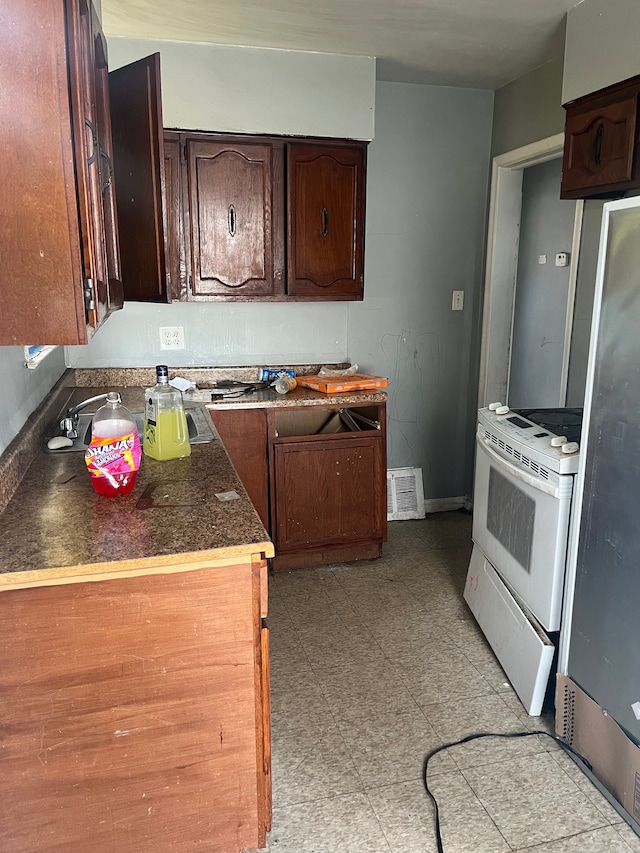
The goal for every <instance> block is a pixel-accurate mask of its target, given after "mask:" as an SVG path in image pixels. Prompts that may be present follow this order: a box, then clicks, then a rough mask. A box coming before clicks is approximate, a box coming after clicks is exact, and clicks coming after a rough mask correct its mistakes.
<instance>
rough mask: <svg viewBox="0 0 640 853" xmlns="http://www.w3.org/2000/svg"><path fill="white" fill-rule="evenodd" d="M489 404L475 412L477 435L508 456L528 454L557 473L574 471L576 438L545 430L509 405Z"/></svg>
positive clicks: (576, 464)
mask: <svg viewBox="0 0 640 853" xmlns="http://www.w3.org/2000/svg"><path fill="white" fill-rule="evenodd" d="M492 405H493V406H494V408H492V406H488V407H487V408H486V409H480V411H479V412H478V435H479V437H480V438H482V439H484V440H485V441H491V442H492V443H493V444H494V445H496V447H497V449H498V450H504V451H505V452H506V453H508V454H509V456H515V458H518V455H522V454H524V455H526V456H530V457H532V458H534V459H535V460H536V461H537V462H538V463H540V464H543V465H546V466H547V467H548V468H549V469H550V470H552V471H556V472H557V473H559V474H575V473H576V472H577V470H578V458H579V457H578V454H579V450H580V446H579V444H578V443H577V442H575V441H569V440H568V439H567V437H566V436H565V435H556V434H554V433H552V432H550V431H548V430H546V429H545V428H544V427H541V426H540V424H536V423H534V422H533V421H530V420H528V419H527V418H525V417H523V416H522V415H521V414H518V413H516V412H514V411H512V410H511V409H510V408H509V407H508V406H502V405H499V404H492ZM489 434H490V436H491V437H490V438H489V437H488V436H489ZM494 438H495V440H494ZM514 450H515V451H516V453H515V454H514Z"/></svg>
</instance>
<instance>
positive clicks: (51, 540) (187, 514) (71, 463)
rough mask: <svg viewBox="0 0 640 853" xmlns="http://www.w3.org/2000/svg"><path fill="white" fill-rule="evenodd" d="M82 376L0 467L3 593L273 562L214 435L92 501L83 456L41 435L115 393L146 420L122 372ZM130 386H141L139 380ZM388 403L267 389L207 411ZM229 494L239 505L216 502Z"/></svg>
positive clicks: (70, 379) (63, 387)
mask: <svg viewBox="0 0 640 853" xmlns="http://www.w3.org/2000/svg"><path fill="white" fill-rule="evenodd" d="M176 372H177V373H178V375H182V374H181V373H180V372H179V371H176ZM86 374H87V371H84V373H83V376H82V377H81V381H76V380H77V377H76V376H75V375H74V372H73V371H69V373H68V375H66V376H65V377H63V380H61V381H60V383H58V386H56V388H55V389H53V391H52V394H51V395H50V399H49V400H48V401H46V403H45V404H43V407H41V410H40V411H39V412H37V413H35V414H34V415H33V416H32V417H31V418H30V419H29V422H28V423H27V425H26V426H25V428H24V429H23V431H22V433H21V434H20V435H19V436H17V437H16V439H15V440H14V442H12V445H10V447H9V448H8V449H7V451H6V452H5V454H3V457H1V458H0V475H2V474H3V473H4V474H5V475H6V476H5V477H4V482H5V483H8V484H9V486H7V487H6V488H9V487H10V488H11V492H10V493H7V492H5V494H4V495H3V494H0V498H3V501H2V503H0V508H2V505H4V509H3V511H2V512H1V514H0V590H3V589H4V590H6V589H11V588H19V587H25V586H38V585H42V584H48V583H61V582H62V583H69V582H77V581H81V580H89V579H94V580H98V579H107V578H110V577H117V576H122V574H123V573H126V574H139V573H148V572H154V571H155V572H162V571H173V570H179V567H180V566H181V565H185V564H187V563H189V564H194V563H196V564H197V563H202V564H203V565H205V564H211V561H215V560H218V559H225V560H227V561H228V559H229V557H241V556H244V558H245V559H246V557H247V555H250V554H256V553H258V554H263V555H264V556H267V557H270V556H273V553H274V551H273V545H272V543H271V541H270V540H269V537H268V534H267V532H266V531H265V529H264V527H263V525H262V523H261V521H260V518H259V517H258V514H257V513H256V511H255V509H254V507H253V505H252V504H251V502H250V500H249V498H248V496H247V494H246V492H245V490H244V488H243V486H242V483H241V482H240V480H239V478H238V476H237V474H236V472H235V469H234V468H233V466H232V465H231V463H230V461H229V458H228V456H227V453H226V451H225V449H224V446H223V444H222V442H221V441H220V439H219V438H218V437H217V433H215V429H214V434H215V438H214V440H213V441H211V442H209V443H208V444H197V445H193V446H192V453H191V456H190V457H187V458H186V459H178V460H172V461H169V462H158V461H156V460H153V459H149V458H148V457H146V456H143V457H142V464H141V467H140V472H139V474H138V479H137V481H136V485H135V487H134V490H133V492H132V493H131V495H128V496H120V497H118V498H105V497H102V496H100V495H97V494H96V493H95V492H94V490H93V487H92V486H91V482H90V478H89V475H88V473H87V470H86V466H85V462H84V455H83V454H82V453H77V452H74V453H58V454H54V453H50V452H48V451H47V450H46V448H45V444H44V438H45V437H46V436H47V435H48V434H49V430H48V429H47V427H48V426H50V425H51V424H52V423H54V422H55V418H56V417H57V415H58V414H59V412H60V410H61V409H62V408H63V407H66V406H68V405H72V404H74V403H76V402H78V401H80V400H84V399H87V397H90V396H93V395H94V394H99V393H102V392H104V391H107V390H116V389H119V390H120V391H121V392H122V396H123V402H124V404H125V405H127V406H128V407H129V408H131V409H132V410H137V411H141V410H142V407H143V400H144V392H143V387H140V385H138V386H134V385H133V384H132V383H131V382H130V381H128V380H130V379H131V375H130V374H128V373H127V371H126V370H120V371H115V370H113V371H110V372H109V375H108V377H107V376H105V375H104V374H105V371H102V372H100V371H96V376H95V379H96V382H95V384H93V385H91V384H90V383H89V382H88V381H87V378H86ZM172 375H173V374H172ZM238 378H241V377H238ZM242 378H243V379H244V377H242ZM135 379H137V380H138V381H140V377H139V376H138V375H137V374H136V375H135ZM145 379H146V376H145ZM143 381H144V380H143ZM103 382H104V386H103V387H100V386H102V383H103ZM198 384H199V385H200V382H199V383H198ZM78 386H81V387H78ZM384 399H386V394H384V393H383V392H372V393H367V392H359V393H350V394H335V395H326V394H319V393H317V392H315V391H309V390H307V389H303V388H297V389H295V390H294V391H293V392H290V393H289V394H287V395H280V394H277V393H276V392H275V391H273V390H270V389H269V390H266V391H259V392H257V393H256V394H254V395H247V396H246V397H243V398H239V399H232V400H224V401H220V402H217V403H215V404H213V405H215V406H221V407H222V406H223V407H225V408H234V407H238V406H252V407H255V406H278V407H279V406H300V405H303V406H304V405H318V404H324V405H327V404H329V405H334V404H336V403H347V402H352V403H353V402H361V401H362V402H364V401H368V402H373V401H375V400H384ZM99 405H100V403H98V404H96V405H94V406H93V407H89V408H88V409H87V411H91V410H92V409H94V410H95V408H97V406H99ZM187 405H190V404H187ZM197 405H202V404H197ZM209 405H212V404H209ZM3 466H4V467H3ZM22 469H24V470H22ZM25 471H26V473H25ZM1 480H2V477H0V481H1ZM230 491H235V492H237V493H238V495H239V498H238V499H235V500H220V499H219V498H218V497H216V494H223V493H225V492H230Z"/></svg>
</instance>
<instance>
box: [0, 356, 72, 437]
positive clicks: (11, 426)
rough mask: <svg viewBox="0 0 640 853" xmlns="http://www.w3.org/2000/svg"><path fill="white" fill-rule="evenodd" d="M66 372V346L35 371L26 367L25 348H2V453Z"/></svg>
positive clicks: (0, 404) (0, 416) (46, 359)
mask: <svg viewBox="0 0 640 853" xmlns="http://www.w3.org/2000/svg"><path fill="white" fill-rule="evenodd" d="M64 371H65V363H64V350H63V348H62V347H60V348H59V349H56V350H55V351H54V352H52V353H51V354H50V355H48V356H47V357H46V358H45V359H44V360H43V361H42V362H41V363H40V365H39V366H38V367H37V368H36V369H35V370H27V369H26V367H25V366H24V347H0V376H2V397H1V398H0V453H3V452H4V450H5V448H6V447H7V446H8V445H9V443H10V442H11V441H12V440H13V439H14V438H15V436H16V435H17V434H18V432H19V431H20V428H21V427H22V426H23V425H24V423H25V422H26V420H27V418H28V417H29V415H30V414H31V413H32V412H33V411H34V410H35V409H37V407H38V406H39V405H40V403H41V402H42V401H43V400H44V398H45V397H46V396H47V394H48V393H49V391H50V390H51V388H52V387H53V386H54V385H55V383H56V382H57V381H58V379H60V377H61V376H62V374H63V373H64Z"/></svg>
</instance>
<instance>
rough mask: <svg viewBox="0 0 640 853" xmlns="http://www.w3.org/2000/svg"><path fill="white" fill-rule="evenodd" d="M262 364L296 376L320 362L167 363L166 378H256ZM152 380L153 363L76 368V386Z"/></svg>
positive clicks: (197, 380)
mask: <svg viewBox="0 0 640 853" xmlns="http://www.w3.org/2000/svg"><path fill="white" fill-rule="evenodd" d="M328 366H330V367H333V368H335V369H336V370H343V369H345V368H347V367H349V366H350V365H349V363H348V362H342V363H340V364H331V365H328ZM262 367H268V368H273V369H282V370H294V371H295V372H296V374H298V376H303V375H306V376H313V375H315V374H316V373H318V371H319V370H320V368H321V367H323V365H321V364H262V365H259V366H258V367H255V366H248V367H233V366H231V367H169V378H170V379H173V378H174V377H175V376H182V377H184V378H185V379H188V380H189V381H190V382H194V383H195V384H196V385H211V384H212V383H214V382H218V381H220V380H221V379H233V380H234V381H236V382H256V381H257V380H258V373H259V371H260V369H261V368H262ZM155 381H156V370H155V367H92V368H87V369H83V368H76V370H75V381H74V384H75V386H76V387H83V386H88V387H94V386H102V385H113V386H116V387H121V386H122V387H127V386H129V385H134V386H136V387H140V388H147V387H149V386H150V385H154V384H155Z"/></svg>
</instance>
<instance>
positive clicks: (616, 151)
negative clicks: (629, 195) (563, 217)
mask: <svg viewBox="0 0 640 853" xmlns="http://www.w3.org/2000/svg"><path fill="white" fill-rule="evenodd" d="M639 94H640V77H634V78H632V79H631V80H627V81H625V82H623V83H618V84H616V85H615V86H610V87H608V88H606V89H601V90H599V91H598V92H594V93H593V94H591V95H586V96H585V97H583V98H579V99H578V100H575V101H572V102H571V103H569V104H565V105H564V107H565V110H566V111H567V114H566V122H565V142H564V160H563V166H562V186H561V192H560V197H561V198H598V197H600V198H603V197H613V196H616V195H622V194H623V193H624V192H626V191H627V190H631V189H636V188H637V187H640V122H639V120H638V96H639Z"/></svg>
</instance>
